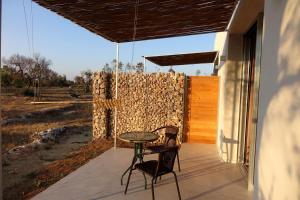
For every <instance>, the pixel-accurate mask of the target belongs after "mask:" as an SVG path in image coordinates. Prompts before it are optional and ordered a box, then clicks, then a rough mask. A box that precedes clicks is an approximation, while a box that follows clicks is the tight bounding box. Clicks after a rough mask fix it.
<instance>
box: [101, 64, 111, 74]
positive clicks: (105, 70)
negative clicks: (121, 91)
mask: <svg viewBox="0 0 300 200" xmlns="http://www.w3.org/2000/svg"><path fill="white" fill-rule="evenodd" d="M102 71H103V72H107V73H112V72H113V70H112V68H111V67H110V66H109V64H108V63H105V65H104V66H103V67H102Z"/></svg>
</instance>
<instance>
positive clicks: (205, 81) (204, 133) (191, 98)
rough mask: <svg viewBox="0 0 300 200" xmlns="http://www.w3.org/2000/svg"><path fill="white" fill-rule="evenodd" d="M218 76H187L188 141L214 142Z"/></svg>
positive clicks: (186, 138)
mask: <svg viewBox="0 0 300 200" xmlns="http://www.w3.org/2000/svg"><path fill="white" fill-rule="evenodd" d="M218 94H219V78H218V77H217V76H191V77H189V78H188V95H187V104H186V111H187V112H186V117H185V119H186V120H185V121H186V134H185V136H186V137H185V140H186V141H187V142H189V143H210V144H211V143H215V142H216V132H217V110H218V96H219V95H218Z"/></svg>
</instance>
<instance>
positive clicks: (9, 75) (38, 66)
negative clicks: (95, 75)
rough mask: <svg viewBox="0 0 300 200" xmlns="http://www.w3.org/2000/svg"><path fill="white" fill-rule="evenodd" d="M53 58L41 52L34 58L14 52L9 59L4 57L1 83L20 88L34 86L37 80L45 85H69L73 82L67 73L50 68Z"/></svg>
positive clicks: (5, 85) (4, 85)
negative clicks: (68, 78) (63, 73)
mask: <svg viewBox="0 0 300 200" xmlns="http://www.w3.org/2000/svg"><path fill="white" fill-rule="evenodd" d="M51 63H52V62H51V60H48V59H46V58H45V57H43V56H41V55H40V54H35V55H34V56H33V58H30V57H26V56H23V55H19V54H14V55H12V56H10V57H9V58H8V59H6V58H3V64H4V65H3V67H2V68H1V71H0V73H1V85H2V86H3V87H9V86H14V87H18V88H22V87H26V88H29V87H32V86H34V84H35V82H36V81H39V84H40V85H43V86H48V87H49V86H59V87H63V86H69V85H71V84H72V83H73V82H72V81H69V80H67V78H66V76H65V75H59V74H58V73H57V72H55V71H53V70H52V69H50V68H49V67H50V65H51Z"/></svg>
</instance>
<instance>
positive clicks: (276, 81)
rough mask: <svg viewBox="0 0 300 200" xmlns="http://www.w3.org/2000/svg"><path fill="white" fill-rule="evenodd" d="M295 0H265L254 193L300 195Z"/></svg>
mask: <svg viewBox="0 0 300 200" xmlns="http://www.w3.org/2000/svg"><path fill="white" fill-rule="evenodd" d="M299 10H300V0H285V1H281V0H266V1H265V8H264V33H263V46H262V60H261V66H262V67H261V79H260V95H259V110H258V126H257V141H256V157H255V158H256V159H255V184H254V197H255V199H272V200H277V199H278V200H281V199H289V200H296V199H300V61H299V58H300V11H299Z"/></svg>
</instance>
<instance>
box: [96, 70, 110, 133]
mask: <svg viewBox="0 0 300 200" xmlns="http://www.w3.org/2000/svg"><path fill="white" fill-rule="evenodd" d="M107 76H108V74H107V73H104V72H96V73H94V75H93V138H105V137H106V136H107V130H106V112H105V111H106V109H105V108H103V107H100V106H98V105H97V104H96V101H97V100H99V99H106V96H107V95H106V94H107V92H108V91H107V90H108V87H107V80H108V79H107Z"/></svg>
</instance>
